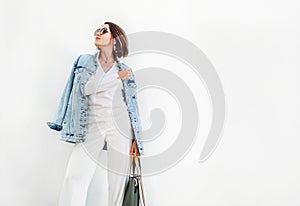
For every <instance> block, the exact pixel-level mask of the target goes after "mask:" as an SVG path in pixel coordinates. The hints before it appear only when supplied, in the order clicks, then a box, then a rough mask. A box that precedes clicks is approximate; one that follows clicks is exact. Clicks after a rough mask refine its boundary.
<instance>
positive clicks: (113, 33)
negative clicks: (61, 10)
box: [47, 22, 143, 206]
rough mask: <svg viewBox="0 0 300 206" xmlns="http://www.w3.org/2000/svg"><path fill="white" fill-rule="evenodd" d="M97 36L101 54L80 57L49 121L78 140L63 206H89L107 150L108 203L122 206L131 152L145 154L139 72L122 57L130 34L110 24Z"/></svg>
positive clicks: (65, 136) (69, 139) (67, 138)
mask: <svg viewBox="0 0 300 206" xmlns="http://www.w3.org/2000/svg"><path fill="white" fill-rule="evenodd" d="M94 36H95V46H96V47H97V48H98V51H97V53H96V54H94V55H89V54H84V55H80V57H78V58H77V60H76V61H75V63H74V66H73V70H72V72H71V75H70V77H69V80H68V83H67V85H66V87H65V89H64V92H63V95H62V98H61V100H60V104H59V108H58V110H57V113H56V116H55V120H54V121H53V122H47V124H48V126H49V127H50V128H51V129H55V130H57V131H60V130H62V137H61V140H64V141H67V142H73V143H75V145H74V148H73V150H72V153H71V156H70V159H69V162H68V166H67V170H66V174H65V179H64V183H63V187H62V190H61V194H60V201H59V205H60V206H84V205H85V202H86V197H87V192H88V187H89V184H90V182H91V180H92V177H93V175H94V172H95V170H96V169H97V163H99V162H101V158H103V155H104V152H107V165H108V173H107V174H108V176H107V178H108V186H109V187H108V194H109V197H108V205H109V206H121V205H122V200H123V196H124V188H125V184H126V178H127V175H128V170H129V155H136V156H140V155H143V145H142V142H141V139H140V135H141V134H140V133H141V126H140V119H139V112H138V107H137V96H136V91H135V88H136V84H135V79H134V74H133V72H132V70H131V68H126V67H127V66H126V65H125V64H124V63H122V62H120V60H119V59H118V58H121V57H126V56H127V55H128V41H127V37H126V34H125V32H124V30H123V29H122V28H120V27H119V26H118V25H116V24H114V23H112V22H105V23H104V24H103V25H102V26H101V27H100V28H98V29H97V30H96V31H95V33H94ZM120 130H122V131H120ZM124 154H125V155H124ZM95 160H96V161H95ZM99 195H101V194H99Z"/></svg>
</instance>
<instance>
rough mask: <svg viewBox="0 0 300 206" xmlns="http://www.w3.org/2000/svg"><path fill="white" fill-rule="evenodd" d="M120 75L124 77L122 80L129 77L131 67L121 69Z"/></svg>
mask: <svg viewBox="0 0 300 206" xmlns="http://www.w3.org/2000/svg"><path fill="white" fill-rule="evenodd" d="M118 75H119V77H118V79H122V80H124V79H127V78H129V77H130V69H124V70H122V71H119V72H118Z"/></svg>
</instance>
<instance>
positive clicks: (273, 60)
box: [0, 0, 300, 206]
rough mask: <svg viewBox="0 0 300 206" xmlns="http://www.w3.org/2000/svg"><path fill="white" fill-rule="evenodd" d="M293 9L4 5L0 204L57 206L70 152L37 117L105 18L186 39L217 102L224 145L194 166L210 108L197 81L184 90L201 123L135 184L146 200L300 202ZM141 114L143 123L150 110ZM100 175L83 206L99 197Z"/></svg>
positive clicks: (211, 205) (289, 4) (297, 44)
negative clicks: (216, 90) (215, 78)
mask: <svg viewBox="0 0 300 206" xmlns="http://www.w3.org/2000/svg"><path fill="white" fill-rule="evenodd" d="M299 7H300V5H299V4H298V2H297V1H292V0H287V1H276V0H275V1H274V0H273V1H271V0H263V1H258V0H252V1H237V0H229V1H221V0H212V1H202V0H200V1H174V0H173V1H170V0H166V1H157V0H152V1H91V0H89V1H58V0H52V1H45V0H44V1H37V0H31V1H6V2H4V1H1V7H0V13H1V18H0V22H1V37H0V45H1V81H0V84H1V110H0V114H1V115H0V125H1V135H0V137H1V139H0V141H1V142H0V145H1V148H0V154H1V155H0V161H1V170H0V172H1V173H0V182H1V184H0V185H1V186H0V205H9V206H40V205H43V206H54V205H57V202H58V196H59V190H60V188H61V185H62V180H63V175H64V172H65V169H66V164H67V160H68V158H69V155H70V152H71V149H72V146H71V145H69V144H67V143H64V142H61V141H59V133H55V132H54V131H51V130H49V128H47V126H46V124H45V122H46V121H49V120H52V118H53V115H54V112H55V110H56V107H57V103H58V100H59V97H60V95H61V92H62V88H63V87H64V85H65V82H66V79H67V77H68V75H69V71H70V68H71V65H72V62H73V61H74V59H75V58H76V57H77V56H78V55H79V54H81V53H93V52H94V51H95V49H94V46H93V35H92V33H93V31H94V30H95V28H97V27H98V26H99V25H101V24H102V23H103V22H104V21H113V22H115V23H117V24H119V25H120V26H121V27H123V28H124V29H125V31H126V32H127V33H128V34H129V33H133V32H139V31H152V30H153V31H165V32H170V33H174V34H177V35H179V36H181V37H183V38H186V39H188V40H189V41H191V42H193V43H194V44H195V45H197V46H198V47H199V48H200V49H201V50H202V51H203V52H204V53H205V54H206V55H207V56H208V58H209V59H210V60H211V62H212V63H213V65H214V66H215V68H216V71H217V73H218V75H219V77H220V79H221V81H222V84H223V87H224V91H225V95H226V103H227V116H226V125H225V128H224V132H223V136H222V140H221V141H220V144H219V145H218V147H217V149H216V151H215V152H214V153H213V155H212V156H211V157H210V158H209V159H208V160H207V161H206V162H204V163H199V162H198V158H199V154H200V151H201V148H202V146H203V142H204V139H205V134H206V132H207V131H208V128H209V118H210V113H209V111H207V110H206V109H205V108H209V105H208V102H209V101H208V99H207V94H205V90H203V85H202V84H201V83H199V85H198V87H199V88H200V89H199V90H197V89H195V86H197V85H196V83H195V82H194V83H193V84H191V85H190V86H191V88H192V90H193V91H195V92H197V91H198V92H199V95H202V97H203V98H202V99H201V96H200V98H199V96H198V98H197V101H198V102H199V107H200V108H199V110H200V111H203V113H201V115H202V116H201V117H200V118H202V122H203V121H204V123H203V125H201V129H199V130H200V132H199V137H198V139H197V141H196V143H195V144H194V146H193V148H192V150H191V151H190V152H189V153H188V155H187V156H186V157H185V158H184V159H183V160H182V161H180V163H179V164H177V165H176V166H174V167H172V168H170V169H169V170H167V171H165V172H162V173H160V174H159V175H154V176H149V177H145V178H144V184H145V189H146V198H147V202H148V205H150V206H154V205H155V206H162V205H170V206H171V205H172V206H173V205H174V206H177V205H178V206H179V205H193V206H198V205H204V206H241V205H243V206H254V205H255V206H282V205H286V206H298V205H300V198H299V196H297V194H298V193H299V190H300V176H299V174H300V167H299V157H300V150H299V145H300V140H299V130H298V128H297V126H299V122H300V121H299V115H300V109H299V103H300V98H299V86H300V83H299V81H297V80H299V74H300V72H299V66H300V62H299V54H300V40H299V35H300V28H299V26H300V25H299V21H298V19H299V18H300V16H299V12H297V11H299V9H300V8H299ZM156 63H157V62H156ZM147 64H148V65H151V62H150V61H147ZM131 65H132V67H133V69H134V70H138V69H139V66H138V65H133V64H131ZM191 78H192V77H191ZM201 91H203V92H201ZM149 92H150V93H151V91H149ZM152 92H155V91H152ZM200 93H201V94H200ZM143 96H146V95H145V94H143V93H141V94H140V97H141V103H140V104H142V105H145V104H146V103H145V101H144V100H143ZM162 96H163V95H162ZM201 102H202V103H201ZM147 104H149V105H153V104H151V102H148V101H147ZM142 108H144V109H143V115H142V117H143V125H144V126H145V127H147V125H149V121H147V118H149V116H148V115H149V113H148V112H146V108H149V107H146V106H142ZM201 108H202V109H201ZM204 111H207V112H206V113H205V112H204ZM203 119H204V120H203ZM174 128H175V127H174ZM169 130H170V128H169ZM171 130H172V128H171ZM166 144H167V143H166V142H164V144H159V146H160V147H155V148H156V151H155V152H158V151H159V149H157V148H165V147H167V146H168V145H166ZM146 146H147V145H146ZM151 147H153V148H154V146H150V145H149V146H148V147H146V149H148V150H147V152H148V153H147V154H148V155H150V154H151V152H149V151H151V150H150V149H151ZM97 174H98V176H97V178H98V179H97V178H95V181H94V182H93V187H92V188H91V193H90V197H89V200H88V205H96V202H97V201H99V200H98V199H99V197H100V196H101V195H100V196H99V194H97V192H95V191H99V190H100V187H99V185H100V184H101V186H102V185H104V184H102V182H101V181H103V179H101V178H102V177H103V175H100V173H97ZM98 205H99V204H98Z"/></svg>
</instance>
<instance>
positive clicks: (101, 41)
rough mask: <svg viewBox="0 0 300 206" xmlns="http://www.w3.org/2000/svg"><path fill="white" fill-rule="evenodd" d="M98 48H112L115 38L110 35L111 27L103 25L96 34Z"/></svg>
mask: <svg viewBox="0 0 300 206" xmlns="http://www.w3.org/2000/svg"><path fill="white" fill-rule="evenodd" d="M94 36H95V45H96V47H100V48H101V47H103V46H112V45H113V36H112V34H111V33H110V29H109V25H108V24H103V25H101V26H100V27H99V28H98V29H97V30H96V31H95V33H94Z"/></svg>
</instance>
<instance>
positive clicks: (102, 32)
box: [94, 27, 108, 36]
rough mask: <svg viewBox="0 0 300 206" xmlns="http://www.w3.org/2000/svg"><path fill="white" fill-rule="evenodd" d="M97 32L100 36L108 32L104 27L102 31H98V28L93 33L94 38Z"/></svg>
mask: <svg viewBox="0 0 300 206" xmlns="http://www.w3.org/2000/svg"><path fill="white" fill-rule="evenodd" d="M98 32H99V33H100V35H102V34H105V33H108V30H107V28H106V27H103V28H102V29H100V28H99V29H96V31H95V32H94V36H96V35H97V33H98Z"/></svg>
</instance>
